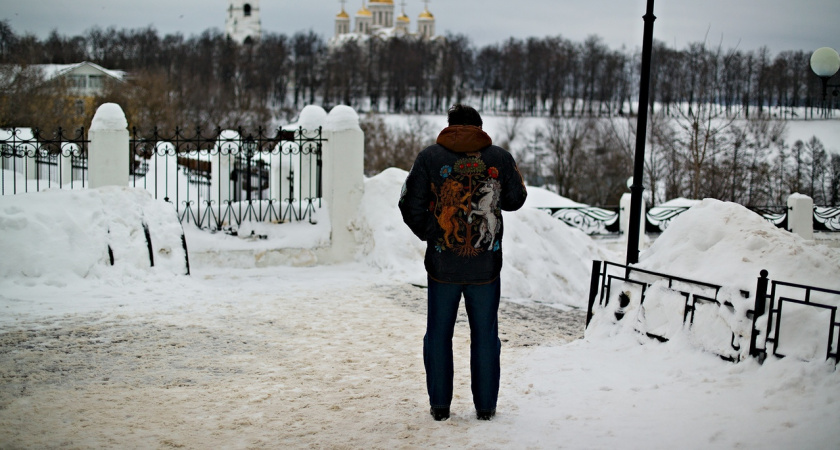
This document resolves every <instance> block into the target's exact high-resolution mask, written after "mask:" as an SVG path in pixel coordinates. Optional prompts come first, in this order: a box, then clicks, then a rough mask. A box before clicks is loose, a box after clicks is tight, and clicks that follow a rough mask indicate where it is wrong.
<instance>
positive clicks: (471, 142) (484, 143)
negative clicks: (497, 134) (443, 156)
mask: <svg viewBox="0 0 840 450" xmlns="http://www.w3.org/2000/svg"><path fill="white" fill-rule="evenodd" d="M437 143H438V144H440V145H442V146H444V147H446V148H447V149H449V150H452V151H453V152H456V153H471V152H477V151H479V150H481V149H483V148H485V147H488V146H489V145H491V144H492V143H493V140H492V139H490V136H488V135H487V133H485V132H484V131H482V129H481V128H479V127H476V126H473V125H451V126H448V127H446V128H444V129H443V131H441V132H440V135H438V138H437Z"/></svg>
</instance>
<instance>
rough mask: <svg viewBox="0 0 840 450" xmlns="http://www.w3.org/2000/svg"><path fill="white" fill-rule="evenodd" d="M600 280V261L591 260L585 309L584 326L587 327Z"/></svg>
mask: <svg viewBox="0 0 840 450" xmlns="http://www.w3.org/2000/svg"><path fill="white" fill-rule="evenodd" d="M600 281H601V261H592V275H591V276H590V278H589V307H588V309H587V310H586V327H589V322H590V321H591V320H592V308H593V307H594V306H595V297H596V296H598V286H599V284H600ZM586 327H584V328H586Z"/></svg>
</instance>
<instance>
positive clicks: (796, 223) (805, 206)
mask: <svg viewBox="0 0 840 450" xmlns="http://www.w3.org/2000/svg"><path fill="white" fill-rule="evenodd" d="M787 204H788V230H790V232H791V233H795V234H798V235H799V236H801V237H802V238H803V239H807V240H809V241H813V240H814V199H812V198H811V197H808V196H807V195H803V194H791V195H790V197H788V201H787Z"/></svg>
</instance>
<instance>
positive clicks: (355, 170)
mask: <svg viewBox="0 0 840 450" xmlns="http://www.w3.org/2000/svg"><path fill="white" fill-rule="evenodd" d="M324 137H325V138H326V139H327V141H326V142H324V149H323V151H324V155H323V164H324V166H323V194H324V200H325V201H326V203H327V207H328V208H329V212H330V223H331V224H332V247H331V252H330V256H331V259H332V260H333V261H348V260H351V259H353V257H354V255H355V254H356V239H355V237H354V235H353V229H352V228H353V221H354V220H355V219H356V217H357V215H358V213H359V207H360V205H361V203H362V195H364V192H365V177H364V159H365V135H364V132H362V129H361V127H359V115H358V114H357V113H356V111H354V110H353V108H350V107H349V106H343V105H339V106H336V107H335V108H333V109H332V111H330V114H329V116H328V117H327V123H326V125H325V127H324Z"/></svg>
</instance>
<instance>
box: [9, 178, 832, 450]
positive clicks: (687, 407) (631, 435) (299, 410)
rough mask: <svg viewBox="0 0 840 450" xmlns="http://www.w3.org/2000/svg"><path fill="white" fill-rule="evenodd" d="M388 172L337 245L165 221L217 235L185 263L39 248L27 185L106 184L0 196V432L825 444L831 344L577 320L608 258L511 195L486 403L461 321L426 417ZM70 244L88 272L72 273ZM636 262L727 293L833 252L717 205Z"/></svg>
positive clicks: (278, 444) (82, 194)
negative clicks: (493, 395) (295, 263)
mask: <svg viewBox="0 0 840 450" xmlns="http://www.w3.org/2000/svg"><path fill="white" fill-rule="evenodd" d="M404 177H405V172H403V171H400V170H396V169H391V170H388V171H385V172H383V173H382V174H380V175H378V176H376V177H374V178H371V179H369V180H367V182H366V192H365V197H364V199H363V204H362V208H361V210H360V216H359V218H358V219H357V221H356V222H355V223H353V224H352V225H353V228H354V231H355V234H356V237H357V240H358V241H359V242H360V246H359V253H358V255H357V258H356V261H354V262H350V263H346V264H339V265H314V266H310V267H291V266H272V267H258V266H259V264H253V265H251V266H247V265H245V264H236V267H230V266H229V265H226V264H225V263H226V260H225V254H226V253H225V252H228V251H231V252H232V251H241V252H248V251H253V252H259V251H264V250H265V249H266V248H267V246H268V247H270V246H271V245H272V244H271V242H273V241H274V239H268V240H267V241H260V240H257V241H255V240H253V239H249V238H247V236H245V237H244V238H242V239H239V240H238V241H237V240H235V239H237V238H231V237H229V236H225V235H223V234H216V235H209V234H205V235H196V234H195V233H203V232H200V231H198V230H188V233H187V236H188V244H189V239H190V237H189V236H190V235H192V236H193V237H192V239H193V241H194V242H195V244H196V245H194V246H190V251H191V253H192V252H202V251H204V252H208V251H211V250H213V245H214V242H218V244H217V245H218V247H219V248H223V249H224V251H220V252H218V253H217V255H216V257H214V258H203V259H202V258H195V260H196V261H199V260H200V261H202V263H201V264H197V263H193V264H192V265H191V272H192V275H191V276H183V275H177V274H174V272H173V270H172V267H174V265H163V266H161V267H157V266H156V267H155V268H148V267H143V266H142V264H140V263H139V262H137V261H139V260H137V261H135V262H133V263H132V264H131V265H130V266H129V265H125V266H121V265H120V261H121V259H119V258H117V263H116V264H115V265H114V266H113V267H112V266H110V265H109V264H108V263H107V252H106V253H103V252H102V249H101V248H100V249H99V250H97V251H98V253H96V252H91V251H90V249H89V246H87V244H86V245H81V246H80V244H81V243H86V242H88V241H90V240H95V237H91V235H90V233H89V232H88V230H87V229H86V228H85V226H84V224H80V225H79V226H78V227H75V228H74V227H70V226H65V227H64V228H63V229H62V230H61V231H62V233H63V234H62V236H64V239H65V240H66V242H65V243H64V247H63V248H64V250H61V248H60V247H53V246H52V244H50V243H49V242H41V241H42V240H45V239H46V238H47V236H48V235H49V234H50V233H52V232H54V231H58V230H56V229H55V227H56V222H55V219H54V216H53V215H52V214H49V213H45V212H44V210H43V208H36V207H34V206H30V205H33V204H34V202H35V201H34V200H33V201H32V202H30V200H32V199H34V197H30V196H40V197H42V198H39V200H41V201H43V203H46V204H47V208H46V209H47V210H49V209H50V208H57V209H59V211H67V210H68V208H70V207H71V206H69V205H71V204H84V205H88V206H87V208H88V209H87V210H85V211H82V210H80V211H78V212H79V213H80V214H82V215H85V214H86V216H85V217H88V216H89V217H90V219H91V220H92V221H93V222H94V223H96V224H100V223H104V222H102V220H103V219H104V218H103V217H102V216H101V214H104V213H102V212H101V211H102V205H103V204H104V203H105V201H104V200H102V199H103V198H106V197H108V198H111V197H113V196H116V195H119V193H117V192H114V190H105V191H102V190H90V191H74V192H67V193H64V192H60V193H46V194H27V195H25V196H17V198H15V199H13V200H10V199H9V197H2V198H0V231H1V232H0V248H3V249H4V252H3V254H2V256H0V258H2V260H3V265H2V271H3V272H2V280H0V310H2V312H3V314H2V316H0V447H3V448H6V447H8V448H56V447H70V448H104V447H107V448H114V447H118V448H167V447H184V448H302V447H314V448H421V447H433V448H439V447H449V448H594V449H600V448H622V449H624V448H628V449H634V448H640V449H641V448H645V449H649V448H662V449H670V448H697V449H701V448H703V449H705V448H762V449H765V448H778V449H787V448H815V449H817V448H819V449H822V448H840V428H838V427H837V424H838V423H840V372H838V371H837V370H836V367H835V365H834V364H833V362H825V361H822V360H821V359H819V358H817V359H815V360H813V361H802V360H799V359H797V358H792V357H789V358H785V359H781V360H780V359H776V358H774V357H772V356H771V357H769V358H768V359H767V360H766V361H765V362H764V364H758V362H756V361H754V360H752V359H747V360H745V361H742V362H740V363H737V364H733V363H729V362H725V361H723V360H721V359H720V358H718V357H716V356H714V355H712V354H711V353H707V352H704V351H703V350H701V348H700V347H699V346H698V345H696V342H695V341H694V340H693V339H689V338H688V336H687V331H688V330H677V331H676V333H677V334H676V335H675V336H674V338H673V339H671V341H670V342H668V343H660V342H658V341H655V340H651V339H648V338H647V337H644V336H642V335H641V334H639V333H638V332H637V331H635V330H634V329H633V327H628V326H620V325H616V324H615V323H613V322H611V321H609V320H596V321H594V322H593V325H592V326H590V329H589V330H586V333H585V334H586V336H585V337H584V318H585V308H586V306H585V305H586V298H587V293H588V289H589V271H590V268H591V261H592V260H593V259H609V260H613V261H616V262H621V261H622V260H623V256H622V255H619V254H614V253H612V252H611V251H610V250H608V249H605V248H603V246H601V245H600V244H599V243H598V242H597V241H593V240H592V239H590V238H589V237H588V236H586V235H584V234H583V233H581V232H579V231H577V230H575V229H572V228H569V227H568V226H566V225H564V224H563V223H561V222H560V221H557V220H555V219H552V218H550V217H549V216H548V215H547V214H545V213H544V212H541V211H537V210H533V209H530V208H525V209H523V210H521V211H518V212H516V213H511V214H506V215H505V221H506V222H505V226H506V234H505V241H504V244H503V245H504V249H505V269H504V271H503V273H502V283H503V286H504V291H503V296H504V301H503V304H502V308H501V312H500V328H501V332H502V339H503V343H504V345H503V350H502V370H503V373H502V380H503V381H502V388H501V395H500V400H499V408H498V414H497V416H496V418H495V419H494V420H492V421H490V422H479V421H477V420H476V419H475V417H474V411H473V407H472V403H471V396H470V390H469V364H468V359H469V356H468V353H469V350H468V347H469V333H468V328H467V324H466V321H465V318H464V317H462V319H461V320H460V321H459V324H458V326H457V330H456V336H455V349H456V350H455V351H456V374H455V394H456V395H455V399H454V402H453V405H452V408H453V416H452V418H451V419H450V420H448V421H445V422H435V421H433V420H432V419H431V417H430V416H429V414H428V400H427V397H426V392H425V383H424V372H423V364H422V352H421V347H422V336H423V331H424V325H425V315H424V314H425V290H424V289H423V288H422V287H420V286H422V285H423V284H424V281H425V280H424V273H423V268H422V261H421V259H422V248H423V247H422V244H421V243H420V242H419V241H417V239H416V238H415V237H414V236H413V235H412V234H411V233H410V231H409V230H408V228H407V227H405V226H404V225H403V224H402V223H401V220H400V217H399V212H398V210H397V208H396V203H397V198H398V196H399V187H400V185H401V183H402V180H403V179H404ZM535 192H536V191H535ZM64 195H71V196H73V199H69V198H62V197H63V196H64ZM124 195H125V196H127V197H130V198H134V199H135V200H134V201H141V202H145V200H137V198H139V197H143V196H142V195H140V194H138V193H137V192H136V191H133V190H126V191H125V192H124ZM541 195H546V193H541ZM45 196H46V197H49V198H46V199H44V197H45ZM545 200H546V201H557V202H563V201H564V199H551V198H547V199H545ZM73 202H76V203H73ZM164 206H165V205H164ZM145 210H148V211H159V209H158V208H156V207H155V206H152V205H150V206H148V208H147V209H145ZM155 217H158V216H157V215H155ZM67 220H69V219H67ZM97 220H98V221H97ZM162 220H163V219H161V221H162ZM302 225H306V224H302ZM97 226H98V225H97ZM161 226H162V227H163V226H164V225H161ZM284 226H287V225H277V227H284ZM260 227H261V226H260ZM100 228H101V227H99V228H95V230H99V231H97V233H100V235H101V234H102V231H101V230H100ZM135 228H136V227H135ZM135 228H132V227H131V226H130V224H126V225H125V226H124V227H123V228H121V229H120V231H121V232H122V234H118V235H117V236H115V235H111V236H108V233H107V232H106V233H105V236H106V237H105V238H104V239H110V240H111V241H109V242H111V243H112V244H113V245H114V247H115V248H129V249H133V250H131V251H139V252H140V253H141V254H142V253H143V252H142V250H143V249H136V248H135V247H134V246H133V244H132V245H129V244H130V243H132V242H134V241H133V237H132V231H131V230H134V229H135ZM257 228H259V227H257ZM283 230H289V229H281V228H278V230H269V231H265V230H264V229H262V228H259V229H258V230H257V231H258V233H259V234H263V233H266V234H269V235H271V233H276V235H277V236H281V235H285V234H288V233H295V232H296V233H301V237H300V239H301V241H300V242H306V243H309V244H301V245H302V246H309V245H318V243H319V242H321V241H320V240H319V239H313V237H317V236H321V235H322V233H323V230H322V229H321V228H319V227H317V226H313V227H312V228H311V229H307V228H305V227H304V228H299V229H298V231H283ZM135 232H136V231H135ZM120 236H121V237H120ZM120 239H122V241H120ZM284 239H287V241H286V242H288V239H290V238H288V237H286V238H284ZM21 242H23V243H24V244H21ZM26 243H29V244H26ZM123 244H124V245H123ZM277 245H278V246H279V245H280V244H277ZM282 245H288V244H287V243H286V244H282ZM50 248H55V250H53V251H52V252H50V251H49V249H50ZM9 249H13V251H9ZM29 249H36V250H37V251H38V252H40V253H39V254H38V255H36V256H37V257H33V256H32V255H29V254H27V252H29ZM170 250H172V249H170ZM157 251H158V252H160V250H157ZM67 252H70V253H69V254H67ZM164 254H166V252H164ZM172 254H174V250H173V253H172ZM254 254H256V253H254ZM167 255H168V254H167ZM176 259H177V258H176ZM80 261H83V262H84V263H85V264H88V265H90V267H92V268H90V269H89V270H86V271H80V270H77V269H78V264H79V262H80ZM59 262H60V264H59ZM42 264H43V265H44V266H46V267H50V268H51V269H50V270H48V271H47V270H43V268H42V269H37V267H38V266H41V265H42ZM33 266H34V267H33ZM640 266H642V267H647V268H650V269H653V270H660V271H666V272H669V273H674V274H675V275H682V276H687V277H690V278H693V279H698V280H703V281H709V282H718V283H727V284H729V285H732V286H733V287H735V288H742V287H746V288H747V289H750V288H752V286H753V284H754V282H755V279H756V276H757V271H758V270H759V269H761V268H765V269H768V270H769V271H770V272H771V278H774V279H783V280H790V281H802V282H807V283H814V284H819V285H822V286H824V287H828V288H832V289H840V278H838V277H837V276H836V274H837V273H840V253H838V252H837V251H836V250H829V249H827V248H825V247H823V246H819V245H816V244H813V243H809V242H806V241H803V240H802V239H800V238H798V237H796V236H794V235H791V234H789V233H786V232H782V231H778V230H775V229H774V228H773V227H772V226H770V225H768V224H767V223H766V222H765V221H763V220H761V219H759V218H757V217H755V216H752V213H750V212H749V211H747V210H745V209H743V208H740V207H738V206H737V205H731V204H726V203H721V202H716V201H704V202H701V203H700V204H698V205H697V206H695V208H694V209H692V211H690V212H688V213H686V214H684V215H683V216H681V217H680V218H678V219H677V220H675V221H674V222H673V223H672V224H671V226H670V227H669V228H668V230H667V231H666V232H665V233H663V234H662V236H660V237H659V238H658V239H657V240H656V242H654V243H653V245H652V246H651V247H650V248H649V249H648V250H646V251H645V252H644V253H643V254H642V258H641V262H640ZM628 317H630V314H628ZM596 318H597V316H596ZM627 323H630V322H627ZM684 332H685V333H684ZM684 334H685V336H684ZM692 337H694V338H696V337H697V336H696V333H695V334H694V335H692ZM701 338H702V336H701Z"/></svg>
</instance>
